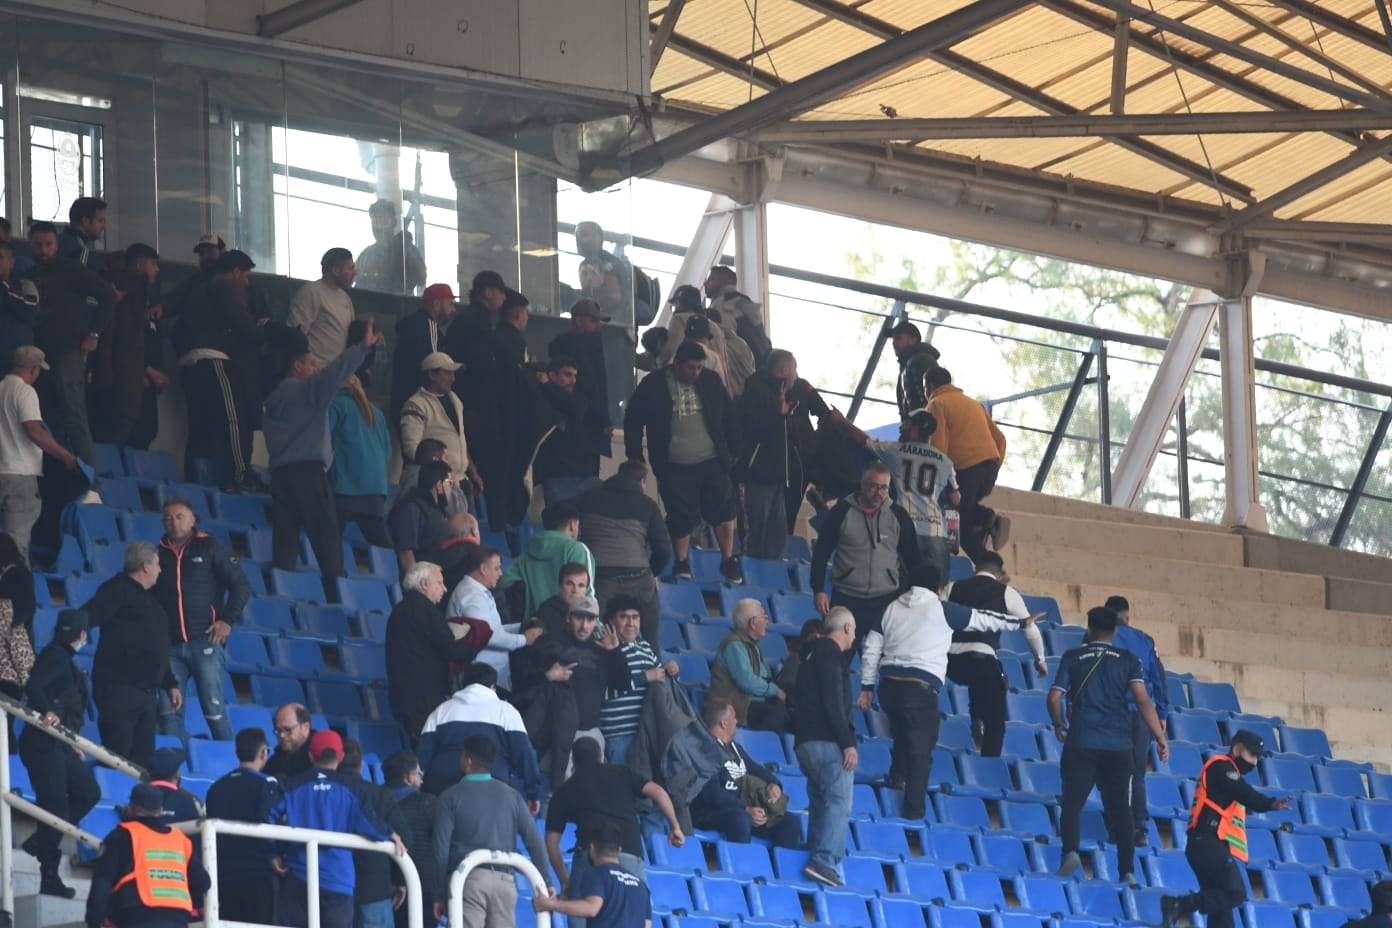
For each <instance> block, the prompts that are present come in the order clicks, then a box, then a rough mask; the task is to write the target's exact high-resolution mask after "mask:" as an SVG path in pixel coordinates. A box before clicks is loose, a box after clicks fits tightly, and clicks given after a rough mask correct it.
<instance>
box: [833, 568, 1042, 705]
mask: <svg viewBox="0 0 1392 928" xmlns="http://www.w3.org/2000/svg"><path fill="white" fill-rule="evenodd" d="M1024 624H1025V622H1024V620H1023V619H1017V618H1015V617H1013V616H1008V615H1002V614H999V613H995V612H982V611H979V610H976V609H969V608H967V607H966V606H959V605H958V604H957V603H945V602H943V601H942V600H940V599H938V594H937V593H935V592H933V591H932V590H926V589H924V588H923V587H920V586H915V587H910V588H909V589H908V591H907V592H905V593H904V595H902V596H900V597H899V598H898V599H896V600H895V601H894V602H892V603H890V604H889V608H887V609H885V611H884V615H882V616H880V617H879V618H877V619H875V621H874V622H873V623H871V625H870V632H869V634H867V635H866V636H865V653H864V654H863V655H861V660H860V688H861V689H862V690H871V689H874V688H875V685H876V683H878V682H879V679H880V677H881V676H893V677H906V678H909V679H913V680H920V681H922V682H924V683H927V684H929V685H930V686H932V687H933V689H934V690H941V689H942V685H943V680H944V679H946V677H947V654H948V649H949V648H951V647H952V633H953V632H959V631H963V632H1003V631H1007V630H1009V629H1012V628H1021V627H1023V626H1024Z"/></svg>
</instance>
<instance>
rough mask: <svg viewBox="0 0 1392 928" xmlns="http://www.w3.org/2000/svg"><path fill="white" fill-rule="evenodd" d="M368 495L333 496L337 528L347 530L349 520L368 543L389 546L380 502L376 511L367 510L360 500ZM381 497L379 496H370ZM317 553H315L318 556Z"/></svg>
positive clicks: (376, 545)
mask: <svg viewBox="0 0 1392 928" xmlns="http://www.w3.org/2000/svg"><path fill="white" fill-rule="evenodd" d="M368 498H369V497H361V496H356V497H355V496H335V497H334V513H335V515H336V516H337V518H338V530H339V532H340V534H341V533H342V532H345V531H347V530H348V523H349V522H356V523H358V528H360V529H362V533H363V538H364V539H365V540H366V541H367V543H368V544H370V545H373V546H375V547H378V548H390V547H391V546H392V543H391V539H390V538H388V537H387V527H386V525H385V523H384V522H383V519H382V512H381V509H382V507H381V504H380V503H379V504H378V506H377V511H376V512H375V513H374V512H368V511H365V510H364V508H363V504H362V502H361V500H364V499H368ZM371 498H373V499H379V500H380V499H381V497H371ZM318 556H319V555H317V554H316V555H315V557H318Z"/></svg>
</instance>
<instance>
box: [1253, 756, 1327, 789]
mask: <svg viewBox="0 0 1392 928" xmlns="http://www.w3.org/2000/svg"><path fill="white" fill-rule="evenodd" d="M1261 767H1262V779H1263V780H1264V781H1265V783H1266V785H1267V786H1269V787H1271V788H1273V789H1282V790H1286V791H1287V792H1291V791H1296V792H1302V793H1313V792H1315V791H1316V789H1315V777H1314V774H1313V773H1311V772H1310V762H1309V761H1307V760H1305V759H1304V758H1301V757H1263V758H1262V761H1261Z"/></svg>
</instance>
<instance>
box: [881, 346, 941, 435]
mask: <svg viewBox="0 0 1392 928" xmlns="http://www.w3.org/2000/svg"><path fill="white" fill-rule="evenodd" d="M889 334H890V338H891V340H892V344H893V345H894V356H895V357H896V358H898V359H899V383H898V384H897V385H896V386H895V391H894V393H895V398H896V399H897V400H898V401H899V418H900V419H907V418H908V417H909V413H911V412H913V411H914V410H916V409H924V408H926V407H927V406H928V394H929V393H931V392H932V387H930V386H929V385H928V374H929V372H930V371H932V370H933V369H934V368H936V367H937V366H938V357H939V352H938V349H936V348H934V347H933V346H932V345H925V344H924V343H923V333H922V332H920V331H919V330H918V326H916V325H914V324H913V323H912V322H901V323H899V324H898V325H896V326H895V327H894V328H893V329H891V330H890V333H889Z"/></svg>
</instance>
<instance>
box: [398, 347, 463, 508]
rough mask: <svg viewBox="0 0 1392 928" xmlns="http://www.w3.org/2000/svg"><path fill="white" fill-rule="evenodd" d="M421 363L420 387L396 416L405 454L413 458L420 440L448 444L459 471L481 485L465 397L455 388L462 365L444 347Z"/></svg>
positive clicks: (455, 467) (454, 463) (408, 457)
mask: <svg viewBox="0 0 1392 928" xmlns="http://www.w3.org/2000/svg"><path fill="white" fill-rule="evenodd" d="M418 366H419V368H420V370H419V371H418V372H417V374H416V377H417V378H418V380H417V382H418V383H419V384H420V388H419V389H418V390H416V392H415V393H412V394H411V395H410V397H408V398H407V400H406V402H405V403H404V404H403V405H402V407H401V412H400V414H399V415H398V417H397V421H398V422H399V423H400V427H401V452H402V454H404V455H405V456H406V460H408V461H413V460H415V457H416V449H417V448H419V447H420V443H421V442H422V441H425V440H426V439H434V440H436V441H438V442H440V443H442V444H443V445H444V446H445V450H446V452H448V455H449V461H450V466H451V467H452V468H454V472H455V473H456V474H468V475H469V478H470V479H471V480H473V481H474V482H475V484H477V485H479V486H482V485H483V480H482V478H480V477H479V474H478V470H477V468H475V467H474V462H473V459H472V458H470V456H469V439H468V434H467V433H466V430H465V427H464V420H465V415H466V413H465V408H464V401H463V400H461V399H460V398H459V394H457V393H455V392H454V389H453V387H454V379H455V374H456V373H457V372H458V371H459V369H460V368H461V367H462V366H463V365H461V364H460V363H459V362H458V361H456V360H454V359H453V358H451V357H450V356H449V355H447V354H445V353H444V352H443V351H432V352H431V353H430V354H428V355H426V356H425V357H424V358H422V359H421V361H420V364H419V365H418Z"/></svg>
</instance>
